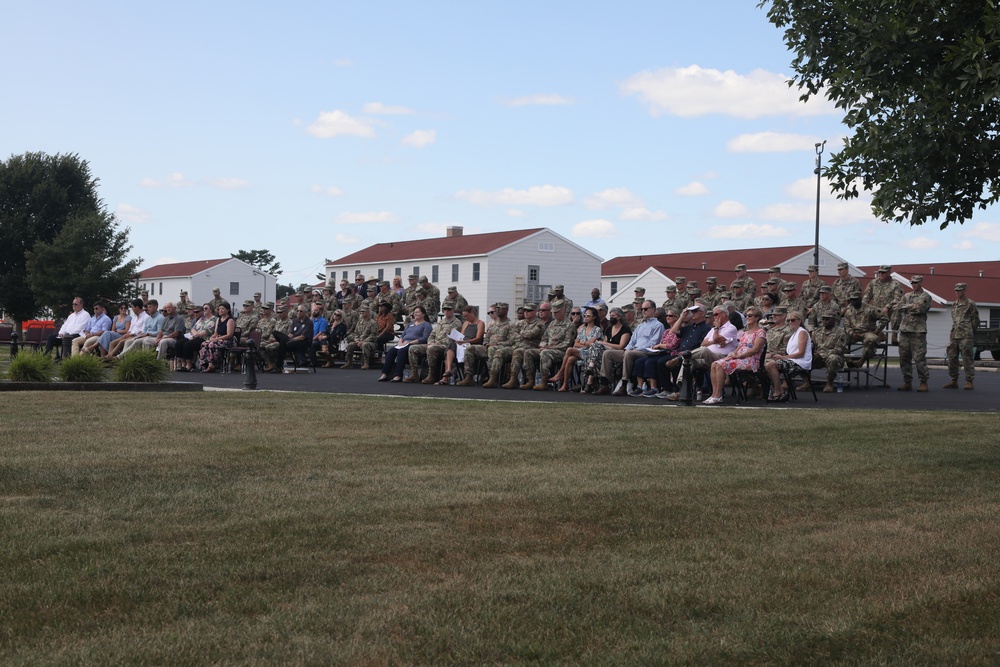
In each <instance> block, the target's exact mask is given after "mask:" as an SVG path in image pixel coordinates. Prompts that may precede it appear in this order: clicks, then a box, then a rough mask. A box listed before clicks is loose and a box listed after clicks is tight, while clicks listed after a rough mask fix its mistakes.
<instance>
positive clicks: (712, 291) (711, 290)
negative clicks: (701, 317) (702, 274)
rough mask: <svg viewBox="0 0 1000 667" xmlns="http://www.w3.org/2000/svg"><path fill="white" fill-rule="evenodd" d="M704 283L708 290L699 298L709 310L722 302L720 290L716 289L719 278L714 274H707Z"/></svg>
mask: <svg viewBox="0 0 1000 667" xmlns="http://www.w3.org/2000/svg"><path fill="white" fill-rule="evenodd" d="M705 285H706V287H707V288H708V291H707V292H704V293H703V294H702V295H701V300H702V303H704V304H705V305H706V306H707V307H708V311H709V312H711V311H712V309H713V308H715V307H716V306H718V305H719V304H720V303H722V302H723V298H722V292H719V291H718V287H719V279H718V278H716V277H715V276H709V277H708V278H705Z"/></svg>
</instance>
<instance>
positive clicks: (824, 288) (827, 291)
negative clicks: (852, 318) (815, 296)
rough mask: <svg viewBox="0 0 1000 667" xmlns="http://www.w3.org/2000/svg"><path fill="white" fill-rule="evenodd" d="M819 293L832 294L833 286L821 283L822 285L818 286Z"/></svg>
mask: <svg viewBox="0 0 1000 667" xmlns="http://www.w3.org/2000/svg"><path fill="white" fill-rule="evenodd" d="M819 293H820V294H833V288H832V287H830V286H829V285H823V286H822V287H820V288H819Z"/></svg>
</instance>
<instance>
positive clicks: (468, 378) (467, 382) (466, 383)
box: [455, 371, 475, 387]
mask: <svg viewBox="0 0 1000 667" xmlns="http://www.w3.org/2000/svg"><path fill="white" fill-rule="evenodd" d="M474 383H475V380H474V379H473V378H472V371H466V372H465V377H463V378H462V379H461V380H459V381H458V382H456V383H455V386H456V387H471V386H472V385H473V384H474Z"/></svg>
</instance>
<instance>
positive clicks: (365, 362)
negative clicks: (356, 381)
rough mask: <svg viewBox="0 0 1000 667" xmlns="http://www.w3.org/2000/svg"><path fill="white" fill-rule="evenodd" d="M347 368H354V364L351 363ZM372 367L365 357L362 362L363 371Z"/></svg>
mask: <svg viewBox="0 0 1000 667" xmlns="http://www.w3.org/2000/svg"><path fill="white" fill-rule="evenodd" d="M347 368H354V364H351V365H350V366H348V367H347ZM370 368H371V366H369V365H368V359H367V358H365V360H364V361H362V362H361V370H363V371H367V370H369V369H370Z"/></svg>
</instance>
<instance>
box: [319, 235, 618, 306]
mask: <svg viewBox="0 0 1000 667" xmlns="http://www.w3.org/2000/svg"><path fill="white" fill-rule="evenodd" d="M359 274H361V275H364V276H365V278H366V279H368V280H370V279H371V278H378V279H380V280H388V281H390V282H392V277H393V276H400V277H401V278H402V279H403V286H404V287H405V286H406V285H407V280H406V278H407V276H409V275H410V274H413V275H418V276H427V278H428V280H430V282H431V283H433V284H434V285H435V286H437V287H438V288H439V289H440V290H441V295H442V298H443V297H444V295H445V294H446V291H447V289H448V287H450V286H452V285H454V286H455V287H457V288H458V291H459V293H460V294H462V296H464V297H465V298H466V299H467V300H468V302H469V303H470V304H472V305H474V306H478V307H479V311H480V315H482V314H483V313H484V312H485V309H484V308H483V306H486V305H489V304H492V303H496V302H498V301H503V302H506V303H509V304H510V305H511V311H513V310H514V308H516V307H517V306H519V305H521V304H523V303H526V302H536V303H537V302H538V301H543V300H544V299H545V297H546V295H547V293H548V291H549V290H550V289H551V288H552V287H553V286H554V285H563V286H564V289H565V294H566V296H568V297H569V298H571V299H573V300H574V301H575V302H576V303H578V304H582V303H583V302H584V301H587V300H588V299H589V298H590V290H592V289H593V288H594V287H596V286H597V285H599V284H600V279H601V258H600V257H598V256H597V255H595V254H593V253H592V252H590V251H588V250H585V249H584V248H581V247H580V246H578V245H576V244H575V243H573V242H572V241H570V240H569V239H566V238H564V237H562V236H560V235H559V234H556V233H555V232H553V231H552V230H550V229H544V228H541V229H523V230H517V231H509V232H493V233H490V234H470V235H468V236H466V235H464V234H463V233H462V228H461V227H449V228H448V234H447V236H445V237H444V238H433V239H421V240H417V241H397V242H390V243H377V244H375V245H372V246H369V247H367V248H365V249H363V250H359V251H358V252H355V253H352V254H350V255H347V256H346V257H341V258H340V259H337V260H333V261H328V262H327V264H326V275H327V281H328V282H332V283H333V284H335V285H339V283H340V281H341V280H347V281H348V282H350V283H351V284H353V283H354V278H355V276H357V275H359Z"/></svg>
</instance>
